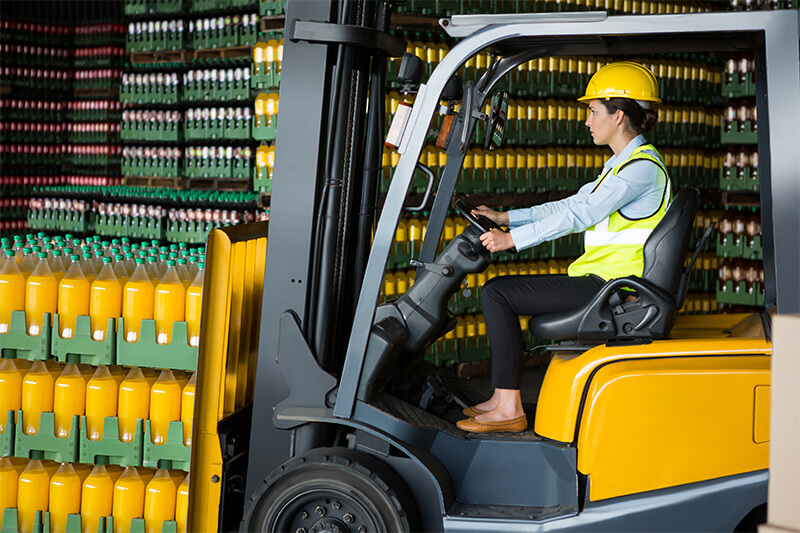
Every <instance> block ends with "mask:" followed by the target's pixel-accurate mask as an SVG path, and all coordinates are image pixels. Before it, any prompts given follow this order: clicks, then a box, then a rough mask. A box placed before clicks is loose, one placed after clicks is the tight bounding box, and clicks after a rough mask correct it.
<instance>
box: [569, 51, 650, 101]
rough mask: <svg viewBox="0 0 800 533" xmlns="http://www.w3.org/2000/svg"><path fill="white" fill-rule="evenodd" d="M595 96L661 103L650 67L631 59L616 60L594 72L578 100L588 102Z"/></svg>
mask: <svg viewBox="0 0 800 533" xmlns="http://www.w3.org/2000/svg"><path fill="white" fill-rule="evenodd" d="M597 98H604V99H606V100H608V99H609V98H632V99H634V100H643V101H645V102H653V103H656V104H660V103H661V98H659V97H658V80H656V77H655V76H654V75H653V73H652V72H650V69H648V68H647V67H645V66H643V65H640V64H639V63H634V62H632V61H617V62H616V63H611V64H608V65H606V66H604V67H603V68H601V69H600V70H598V71H597V72H595V73H594V75H593V76H592V79H590V80H589V84H588V85H587V86H586V94H585V95H583V96H581V97H580V98H578V101H579V102H588V101H589V100H594V99H597Z"/></svg>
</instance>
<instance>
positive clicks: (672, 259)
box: [642, 187, 700, 296]
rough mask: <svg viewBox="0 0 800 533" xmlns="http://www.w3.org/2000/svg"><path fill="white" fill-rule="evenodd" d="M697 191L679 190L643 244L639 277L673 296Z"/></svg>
mask: <svg viewBox="0 0 800 533" xmlns="http://www.w3.org/2000/svg"><path fill="white" fill-rule="evenodd" d="M699 194H700V193H699V191H698V190H697V189H695V188H691V187H690V188H685V189H681V190H680V191H678V194H676V195H675V198H674V199H673V201H672V204H670V206H669V208H668V209H667V212H666V213H665V214H664V218H662V219H661V221H660V222H659V223H658V225H657V226H656V227H655V228H654V229H653V231H652V232H651V233H650V236H649V237H648V239H647V241H646V242H645V243H644V250H643V254H644V272H643V274H642V278H644V279H646V280H647V281H649V282H651V283H654V284H655V285H657V286H659V287H661V288H663V289H664V290H666V291H668V292H669V294H671V295H673V296H674V295H675V293H676V291H677V289H678V284H679V282H680V276H681V271H682V269H683V264H684V261H685V260H686V252H687V250H688V249H689V238H690V236H691V232H692V227H693V225H694V216H695V213H696V212H697V204H698V202H699Z"/></svg>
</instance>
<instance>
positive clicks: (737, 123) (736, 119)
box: [722, 98, 758, 144]
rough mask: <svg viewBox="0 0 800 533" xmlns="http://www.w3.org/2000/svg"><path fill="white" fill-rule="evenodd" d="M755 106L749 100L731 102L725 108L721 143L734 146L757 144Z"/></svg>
mask: <svg viewBox="0 0 800 533" xmlns="http://www.w3.org/2000/svg"><path fill="white" fill-rule="evenodd" d="M757 134H758V116H757V113H756V104H755V102H754V101H752V98H751V99H750V100H741V101H738V102H732V103H731V104H729V105H728V106H727V107H726V108H725V116H724V120H723V124H722V142H723V143H735V144H757V143H758V136H757Z"/></svg>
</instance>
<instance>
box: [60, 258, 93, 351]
mask: <svg viewBox="0 0 800 533" xmlns="http://www.w3.org/2000/svg"><path fill="white" fill-rule="evenodd" d="M71 257H72V263H71V264H70V266H69V268H68V269H67V273H66V274H64V277H63V278H62V279H61V282H59V284H58V325H59V328H60V329H61V331H59V335H61V338H62V339H71V338H72V337H73V336H74V335H75V322H76V318H77V317H79V316H86V315H88V314H89V281H88V280H87V279H86V276H84V275H83V270H82V269H81V264H80V263H79V262H78V259H79V257H78V256H77V255H73V256H71Z"/></svg>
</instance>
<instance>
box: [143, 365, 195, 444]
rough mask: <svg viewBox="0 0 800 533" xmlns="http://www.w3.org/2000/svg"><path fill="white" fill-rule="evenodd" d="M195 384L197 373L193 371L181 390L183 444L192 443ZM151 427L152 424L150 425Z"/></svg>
mask: <svg viewBox="0 0 800 533" xmlns="http://www.w3.org/2000/svg"><path fill="white" fill-rule="evenodd" d="M196 386H197V373H196V372H195V373H193V374H192V377H191V379H189V382H188V383H187V384H186V385H185V386H184V387H183V392H181V422H182V423H183V444H185V445H186V446H191V445H192V421H193V420H194V390H195V387H196ZM151 427H152V426H151Z"/></svg>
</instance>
